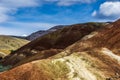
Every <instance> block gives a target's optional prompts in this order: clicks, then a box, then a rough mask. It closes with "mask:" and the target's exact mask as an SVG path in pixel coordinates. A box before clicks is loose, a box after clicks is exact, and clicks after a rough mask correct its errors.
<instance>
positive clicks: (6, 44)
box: [0, 35, 29, 55]
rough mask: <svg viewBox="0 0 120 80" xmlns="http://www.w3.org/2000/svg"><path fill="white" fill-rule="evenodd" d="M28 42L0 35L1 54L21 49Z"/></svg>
mask: <svg viewBox="0 0 120 80" xmlns="http://www.w3.org/2000/svg"><path fill="white" fill-rule="evenodd" d="M28 42H29V41H27V40H24V39H19V38H15V37H10V36H3V35H0V53H1V54H2V53H3V54H5V55H6V54H9V53H10V52H11V51H14V50H16V49H18V48H20V47H21V46H23V45H25V44H27V43H28Z"/></svg>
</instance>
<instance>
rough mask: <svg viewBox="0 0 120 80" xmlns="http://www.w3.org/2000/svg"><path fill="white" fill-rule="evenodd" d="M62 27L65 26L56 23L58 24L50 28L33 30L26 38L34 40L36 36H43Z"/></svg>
mask: <svg viewBox="0 0 120 80" xmlns="http://www.w3.org/2000/svg"><path fill="white" fill-rule="evenodd" d="M63 27H65V26H64V25H58V26H54V27H52V28H50V29H48V30H39V31H37V32H34V33H32V34H31V35H29V36H27V37H26V39H27V40H30V41H32V40H35V39H37V38H38V37H41V36H43V35H45V34H48V33H50V32H53V31H56V30H58V29H62V28H63Z"/></svg>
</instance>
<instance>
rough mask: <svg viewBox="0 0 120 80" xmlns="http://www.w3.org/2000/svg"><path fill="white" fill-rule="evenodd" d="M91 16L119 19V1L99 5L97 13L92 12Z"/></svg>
mask: <svg viewBox="0 0 120 80" xmlns="http://www.w3.org/2000/svg"><path fill="white" fill-rule="evenodd" d="M92 16H98V17H103V18H111V19H113V18H114V19H115V18H119V17H120V1H115V2H114V1H113V2H112V1H109V2H104V3H103V4H101V5H100V8H99V10H98V11H96V12H95V11H94V12H93V13H92Z"/></svg>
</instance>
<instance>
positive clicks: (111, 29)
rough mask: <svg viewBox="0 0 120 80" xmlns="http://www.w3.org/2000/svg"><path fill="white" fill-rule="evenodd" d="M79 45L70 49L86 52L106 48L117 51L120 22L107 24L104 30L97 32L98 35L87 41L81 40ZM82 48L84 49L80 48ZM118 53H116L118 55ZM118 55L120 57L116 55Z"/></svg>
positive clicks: (119, 46)
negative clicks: (91, 49)
mask: <svg viewBox="0 0 120 80" xmlns="http://www.w3.org/2000/svg"><path fill="white" fill-rule="evenodd" d="M78 43H79V44H76V45H74V47H71V50H72V49H73V50H74V51H75V49H76V51H77V50H79V51H82V50H87V49H90V48H101V47H106V48H109V49H112V50H114V49H116V50H118V51H119V48H120V20H118V21H116V22H114V23H112V24H109V25H107V26H106V28H105V29H101V30H99V32H98V34H97V35H95V36H94V37H92V38H89V39H87V40H82V41H79V42H78ZM82 46H84V47H82ZM118 51H117V52H116V53H118ZM118 55H120V54H119V53H118Z"/></svg>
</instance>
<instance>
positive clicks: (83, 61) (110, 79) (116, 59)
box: [0, 20, 120, 80]
mask: <svg viewBox="0 0 120 80" xmlns="http://www.w3.org/2000/svg"><path fill="white" fill-rule="evenodd" d="M77 30H78V29H77ZM94 33H95V34H94V35H92V34H93V33H91V34H89V35H87V36H85V37H84V38H82V39H79V40H78V41H75V42H74V43H73V44H71V45H69V46H68V47H66V48H65V49H64V50H63V51H62V52H60V53H57V54H56V55H53V56H50V57H49V58H47V59H42V60H40V59H39V60H36V61H32V62H29V63H26V64H22V65H20V66H17V67H15V68H13V69H11V70H9V71H5V72H2V73H1V74H0V79H2V80H14V79H16V80H120V54H119V46H120V42H119V41H120V34H119V33H120V20H118V21H116V22H114V23H111V24H108V25H106V26H105V27H103V28H99V29H98V30H97V31H95V32H94ZM72 37H73V36H72ZM64 38H65V37H64ZM28 76H29V77H28Z"/></svg>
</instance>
